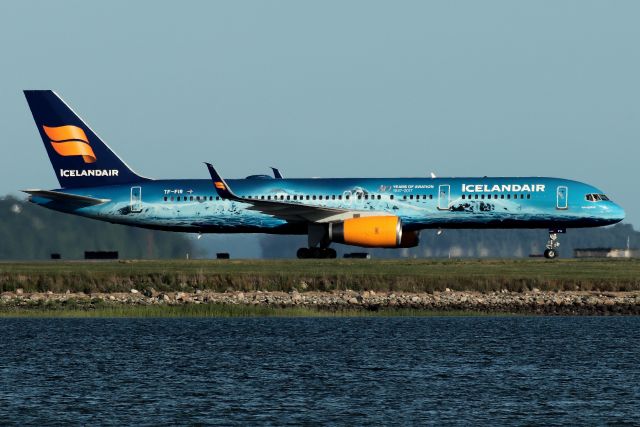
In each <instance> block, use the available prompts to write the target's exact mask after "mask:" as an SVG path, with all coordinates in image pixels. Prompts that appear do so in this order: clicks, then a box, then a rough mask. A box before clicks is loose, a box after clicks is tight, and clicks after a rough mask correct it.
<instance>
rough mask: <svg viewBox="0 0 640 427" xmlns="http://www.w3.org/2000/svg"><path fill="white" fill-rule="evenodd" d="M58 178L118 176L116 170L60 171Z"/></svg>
mask: <svg viewBox="0 0 640 427" xmlns="http://www.w3.org/2000/svg"><path fill="white" fill-rule="evenodd" d="M60 176H64V177H70V176H118V169H83V170H73V169H60Z"/></svg>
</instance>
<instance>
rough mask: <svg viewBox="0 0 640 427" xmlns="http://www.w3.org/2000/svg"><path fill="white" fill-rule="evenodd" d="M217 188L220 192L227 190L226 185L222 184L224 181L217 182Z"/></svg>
mask: <svg viewBox="0 0 640 427" xmlns="http://www.w3.org/2000/svg"><path fill="white" fill-rule="evenodd" d="M215 186H216V188H217V189H219V190H225V188H224V184H223V183H222V181H217V182H216V183H215Z"/></svg>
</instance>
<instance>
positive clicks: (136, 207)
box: [131, 187, 142, 212]
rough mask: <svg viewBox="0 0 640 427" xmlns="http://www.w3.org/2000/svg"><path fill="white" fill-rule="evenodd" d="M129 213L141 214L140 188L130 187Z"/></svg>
mask: <svg viewBox="0 0 640 427" xmlns="http://www.w3.org/2000/svg"><path fill="white" fill-rule="evenodd" d="M131 212H142V188H141V187H131Z"/></svg>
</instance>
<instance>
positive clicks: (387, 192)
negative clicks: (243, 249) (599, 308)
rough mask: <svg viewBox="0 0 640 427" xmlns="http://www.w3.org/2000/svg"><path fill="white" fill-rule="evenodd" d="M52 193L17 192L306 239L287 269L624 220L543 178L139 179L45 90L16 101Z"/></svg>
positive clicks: (118, 213)
mask: <svg viewBox="0 0 640 427" xmlns="http://www.w3.org/2000/svg"><path fill="white" fill-rule="evenodd" d="M24 94H25V97H26V99H27V103H28V104H29V108H30V109H31V112H32V114H33V118H34V120H35V124H36V127H37V129H38V132H39V134H40V137H41V138H42V141H43V142H44V146H45V148H46V150H47V153H48V155H49V159H50V161H51V164H52V165H53V169H54V172H55V174H56V177H57V178H58V182H59V184H60V188H58V189H53V190H41V189H29V190H23V191H24V192H26V193H28V194H29V200H30V201H31V202H33V203H35V204H38V205H40V206H43V207H45V208H49V209H53V210H56V211H60V212H65V213H69V214H74V215H80V216H83V217H88V218H93V219H97V220H101V221H108V222H111V223H116V224H125V225H129V226H136V227H144V228H149V229H155V230H166V231H176V232H190V233H198V234H199V235H200V234H201V233H272V234H298V235H307V241H308V245H307V246H306V247H303V248H300V249H298V251H297V257H298V258H336V251H335V250H334V249H333V248H331V247H330V245H331V244H332V243H343V244H346V245H352V246H360V247H369V248H409V247H415V246H417V245H418V243H419V238H420V232H421V231H422V230H425V229H435V230H439V231H441V230H444V229H451V228H469V229H480V228H482V229H487V228H488V229H501V228H527V229H534V228H538V229H547V230H548V231H549V239H548V241H547V244H546V250H545V252H544V256H545V257H546V258H549V259H553V258H556V257H557V256H558V247H559V239H558V235H559V234H561V233H564V232H565V231H566V230H567V229H568V228H580V227H599V226H606V225H610V224H615V223H617V222H620V221H622V220H623V219H624V216H625V214H624V210H623V209H622V208H621V207H620V206H618V205H617V204H616V203H614V202H613V201H611V200H610V199H609V198H608V197H607V196H606V195H605V194H604V192H603V191H601V190H599V189H598V188H596V187H593V186H591V185H589V184H585V183H582V182H578V181H573V180H569V179H561V178H545V177H491V178H490V177H476V178H441V177H436V176H435V174H433V173H432V174H431V177H417V178H327V179H322V178H302V179H300V178H295V179H293V178H283V177H282V175H281V174H280V172H279V171H278V170H277V169H274V171H273V172H274V177H271V176H269V175H253V176H250V177H247V178H245V179H224V178H223V177H222V176H221V175H220V174H219V173H218V171H217V169H216V168H214V166H213V165H212V164H211V163H206V167H207V169H208V171H209V175H210V177H211V178H210V179H150V178H146V177H143V176H141V175H139V174H137V173H136V172H134V171H133V170H132V169H131V168H130V167H129V166H127V165H126V164H125V163H124V162H123V161H122V160H121V159H120V158H119V157H118V156H117V155H116V154H115V153H114V152H113V151H112V150H111V149H110V148H109V146H108V145H107V144H106V143H105V142H104V141H103V140H102V139H101V138H100V137H99V136H98V135H97V134H96V133H95V132H94V131H93V130H92V129H91V128H90V127H89V126H88V125H87V124H86V123H85V122H84V121H83V120H82V119H81V118H80V117H79V116H78V115H77V114H76V113H75V112H74V111H73V110H72V109H71V108H70V107H69V106H68V105H67V104H66V103H65V102H64V101H63V100H62V99H61V98H60V97H59V96H58V95H57V94H56V93H55V92H53V91H50V90H25V91H24Z"/></svg>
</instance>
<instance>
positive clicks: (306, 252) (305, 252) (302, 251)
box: [296, 248, 311, 259]
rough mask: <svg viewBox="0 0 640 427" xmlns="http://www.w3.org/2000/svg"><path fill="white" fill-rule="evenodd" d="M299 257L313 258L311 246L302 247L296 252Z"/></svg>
mask: <svg viewBox="0 0 640 427" xmlns="http://www.w3.org/2000/svg"><path fill="white" fill-rule="evenodd" d="M296 255H297V257H298V259H307V258H311V250H310V249H309V248H300V249H298V252H297V253H296Z"/></svg>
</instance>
